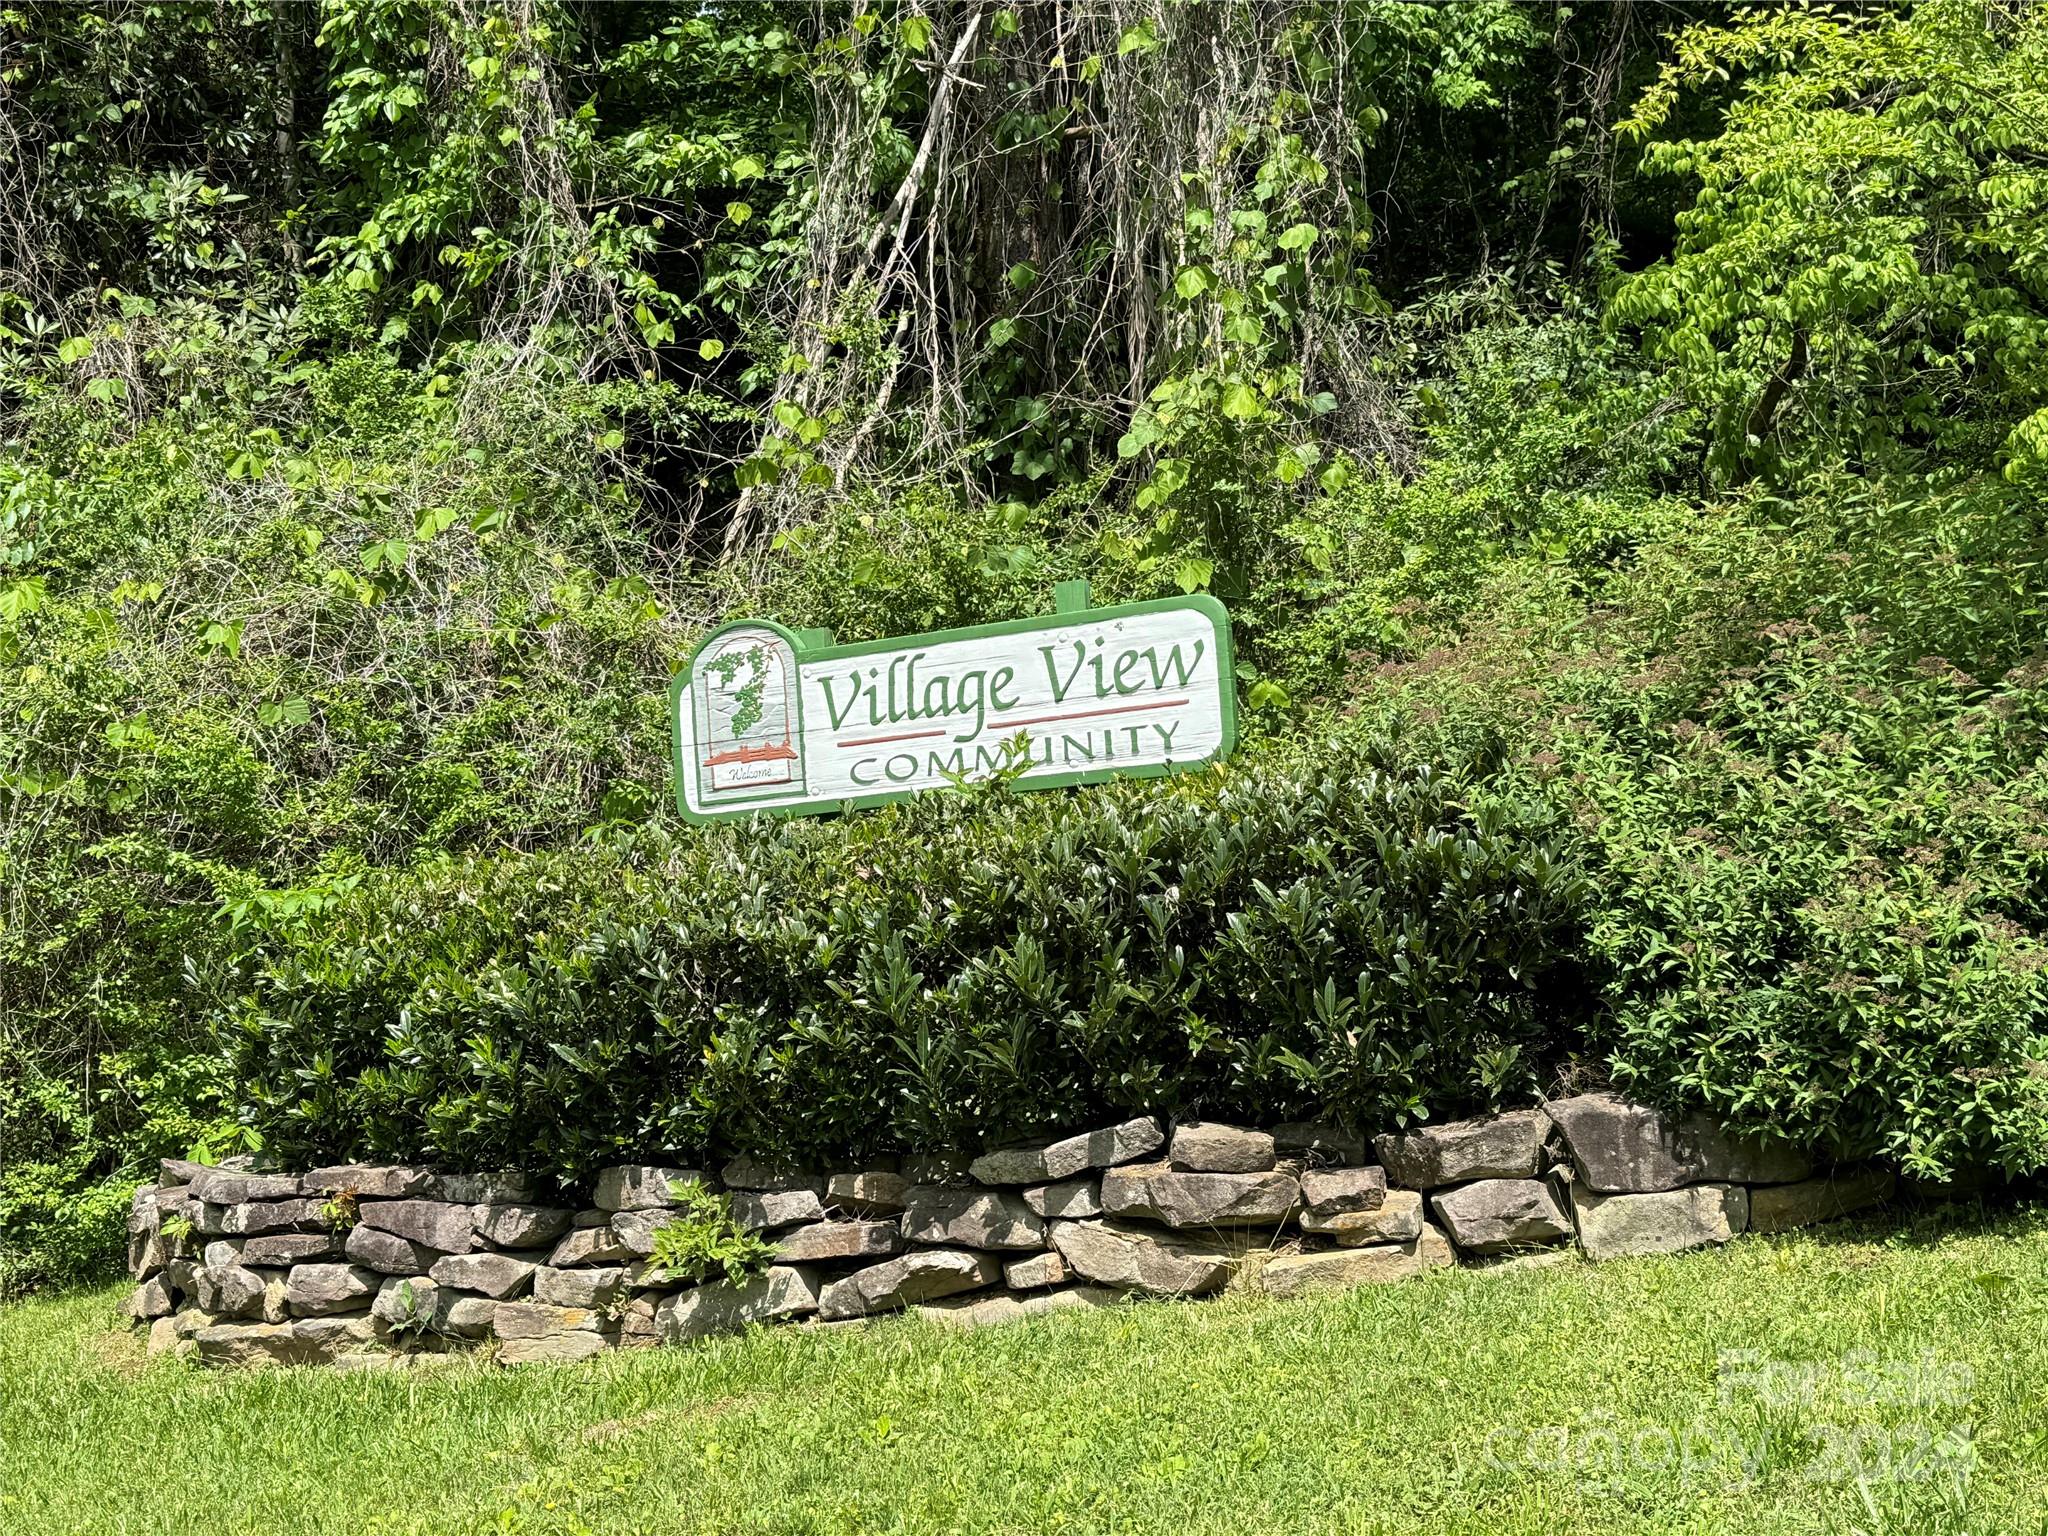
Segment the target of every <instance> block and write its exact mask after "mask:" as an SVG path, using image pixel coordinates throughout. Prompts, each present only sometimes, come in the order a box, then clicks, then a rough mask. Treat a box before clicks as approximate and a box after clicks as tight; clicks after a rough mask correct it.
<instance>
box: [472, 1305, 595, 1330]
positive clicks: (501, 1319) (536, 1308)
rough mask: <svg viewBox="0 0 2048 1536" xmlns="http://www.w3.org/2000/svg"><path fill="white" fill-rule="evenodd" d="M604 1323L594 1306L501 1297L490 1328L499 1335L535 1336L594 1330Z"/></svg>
mask: <svg viewBox="0 0 2048 1536" xmlns="http://www.w3.org/2000/svg"><path fill="white" fill-rule="evenodd" d="M604 1326H605V1315H604V1312H603V1311H602V1309H600V1308H597V1307H550V1306H547V1305H546V1304H544V1303H542V1302H538V1301H501V1302H499V1303H497V1311H496V1312H495V1313H493V1314H492V1318H491V1332H492V1333H494V1334H496V1335H497V1336H498V1337H499V1338H501V1339H538V1338H543V1337H545V1336H546V1335H548V1334H551V1333H596V1332H599V1331H601V1330H602V1329H603V1328H604Z"/></svg>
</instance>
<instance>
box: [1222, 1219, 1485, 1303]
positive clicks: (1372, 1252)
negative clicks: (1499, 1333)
mask: <svg viewBox="0 0 2048 1536" xmlns="http://www.w3.org/2000/svg"><path fill="white" fill-rule="evenodd" d="M1431 1231H1432V1233H1434V1229H1433V1228H1432V1229H1431ZM1454 1262H1456V1261H1455V1260H1454V1259H1453V1257H1452V1255H1451V1249H1450V1245H1449V1244H1448V1243H1446V1242H1445V1241H1444V1240H1443V1238H1442V1237H1441V1236H1440V1235H1438V1236H1436V1239H1435V1241H1433V1242H1426V1241H1424V1240H1423V1238H1422V1236H1421V1235H1420V1234H1418V1235H1417V1236H1416V1237H1415V1238H1414V1239H1412V1240H1411V1241H1409V1242H1405V1243H1385V1244H1378V1245H1375V1246H1373V1247H1369V1248H1339V1249H1337V1250H1336V1251H1335V1252H1334V1253H1290V1254H1283V1255H1281V1256H1280V1257H1279V1258H1277V1259H1274V1260H1272V1261H1270V1262H1269V1263H1268V1264H1267V1265H1266V1267H1265V1268H1264V1269H1262V1270H1260V1271H1259V1285H1260V1286H1261V1287H1262V1288H1263V1289H1264V1290H1265V1292H1266V1294H1268V1295H1269V1296H1299V1295H1301V1294H1302V1293H1303V1292H1306V1291H1348V1290H1350V1289H1351V1288H1352V1287H1354V1286H1360V1285H1384V1284H1386V1283H1387V1282H1388V1281H1390V1280H1412V1279H1413V1278H1414V1277H1415V1276H1417V1275H1419V1274H1423V1273H1424V1272H1426V1271H1428V1270H1432V1269H1440V1268H1443V1267H1445V1266H1447V1265H1450V1264H1452V1263H1454Z"/></svg>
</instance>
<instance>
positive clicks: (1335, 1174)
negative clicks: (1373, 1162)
mask: <svg viewBox="0 0 2048 1536" xmlns="http://www.w3.org/2000/svg"><path fill="white" fill-rule="evenodd" d="M1386 1203H1387V1170H1386V1169H1384V1168H1334V1169H1330V1170H1328V1171H1321V1170H1311V1171H1309V1172H1307V1173H1304V1174H1303V1175H1302V1176H1301V1204H1302V1209H1303V1211H1305V1212H1306V1213H1307V1214H1308V1215H1310V1216H1341V1215H1343V1214H1345V1213H1346V1212H1356V1211H1376V1210H1378V1209H1379V1208H1380V1207H1381V1206H1383V1205H1385V1204H1386Z"/></svg>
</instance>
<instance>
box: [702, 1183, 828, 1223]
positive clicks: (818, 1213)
mask: <svg viewBox="0 0 2048 1536" xmlns="http://www.w3.org/2000/svg"><path fill="white" fill-rule="evenodd" d="M726 1199H727V1201H728V1203H729V1204H730V1205H731V1208H732V1219H733V1221H734V1222H736V1223H737V1224H738V1225H739V1226H740V1227H742V1228H744V1229H745V1230H746V1231H749V1232H773V1231H774V1230H776V1229H777V1228H778V1227H795V1226H801V1225H802V1224H803V1223H804V1222H807V1221H823V1220H824V1219H825V1205H824V1202H823V1201H822V1200H820V1199H819V1198H818V1197H817V1195H815V1194H814V1193H812V1192H811V1191H810V1190H808V1189H780V1190H769V1191H767V1192H765V1193H761V1194H753V1193H748V1192H744V1191H743V1192H741V1193H739V1194H735V1195H728V1196H727V1197H726Z"/></svg>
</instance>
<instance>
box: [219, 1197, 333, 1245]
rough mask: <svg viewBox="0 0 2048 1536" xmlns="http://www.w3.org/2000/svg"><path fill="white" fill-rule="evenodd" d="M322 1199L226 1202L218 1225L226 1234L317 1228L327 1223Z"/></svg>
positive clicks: (306, 1230) (324, 1203)
mask: <svg viewBox="0 0 2048 1536" xmlns="http://www.w3.org/2000/svg"><path fill="white" fill-rule="evenodd" d="M326 1204H327V1202H326V1201H324V1200H318V1199H313V1200H303V1199H302V1200H259V1201H255V1202H252V1203H250V1204H247V1205H230V1206H228V1207H226V1208H225V1209H224V1210H223V1211H222V1213H221V1218H220V1229H221V1231H222V1232H223V1233H225V1234H226V1235H228V1236H230V1237H256V1236H259V1235H261V1234H263V1233H267V1232H318V1231H320V1230H321V1229H322V1228H324V1227H326V1226H327V1225H328V1222H327V1219H326Z"/></svg>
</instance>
